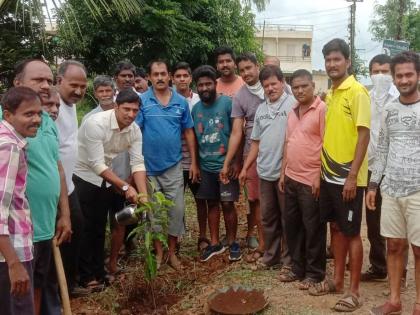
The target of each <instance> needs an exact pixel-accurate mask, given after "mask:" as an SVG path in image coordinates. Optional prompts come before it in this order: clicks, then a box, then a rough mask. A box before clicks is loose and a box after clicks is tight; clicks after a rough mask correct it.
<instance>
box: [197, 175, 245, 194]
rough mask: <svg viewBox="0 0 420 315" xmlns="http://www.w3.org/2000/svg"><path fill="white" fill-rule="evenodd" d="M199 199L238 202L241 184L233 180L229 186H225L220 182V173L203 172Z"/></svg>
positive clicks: (198, 192)
mask: <svg viewBox="0 0 420 315" xmlns="http://www.w3.org/2000/svg"><path fill="white" fill-rule="evenodd" d="M195 197H196V198H197V199H205V200H220V201H238V199H239V182H238V180H237V179H231V180H230V182H229V183H228V184H226V185H225V184H223V183H221V182H220V180H219V173H210V172H207V171H204V170H201V182H200V187H199V188H198V191H197V195H196V196H195Z"/></svg>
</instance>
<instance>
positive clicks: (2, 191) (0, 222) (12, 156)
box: [0, 143, 19, 235]
mask: <svg viewBox="0 0 420 315" xmlns="http://www.w3.org/2000/svg"><path fill="white" fill-rule="evenodd" d="M18 167H19V151H18V148H17V146H16V145H13V144H11V143H10V144H4V145H1V146H0V235H9V212H10V211H9V208H10V204H11V202H12V196H13V190H14V187H15V182H16V175H17V172H18Z"/></svg>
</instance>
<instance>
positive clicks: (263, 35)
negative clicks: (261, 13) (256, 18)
mask: <svg viewBox="0 0 420 315" xmlns="http://www.w3.org/2000/svg"><path fill="white" fill-rule="evenodd" d="M264 37H265V20H264V25H263V33H262V39H261V50H262V51H264Z"/></svg>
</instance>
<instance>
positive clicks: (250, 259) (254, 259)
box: [245, 249, 264, 264]
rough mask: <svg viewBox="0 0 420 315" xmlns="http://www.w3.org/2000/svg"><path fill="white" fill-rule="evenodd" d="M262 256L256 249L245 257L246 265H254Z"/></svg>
mask: <svg viewBox="0 0 420 315" xmlns="http://www.w3.org/2000/svg"><path fill="white" fill-rule="evenodd" d="M263 255H264V252H261V251H259V250H258V249H257V250H255V251H254V252H252V253H251V254H249V255H247V256H246V257H245V261H246V262H247V263H250V264H251V263H255V262H257V261H258V259H260V258H261V257H262V256H263Z"/></svg>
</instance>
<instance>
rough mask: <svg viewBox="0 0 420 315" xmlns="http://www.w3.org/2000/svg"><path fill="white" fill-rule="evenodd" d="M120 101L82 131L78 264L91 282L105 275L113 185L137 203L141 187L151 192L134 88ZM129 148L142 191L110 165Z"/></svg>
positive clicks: (82, 280)
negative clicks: (136, 121) (81, 226)
mask: <svg viewBox="0 0 420 315" xmlns="http://www.w3.org/2000/svg"><path fill="white" fill-rule="evenodd" d="M116 103H117V105H116V106H115V109H112V110H108V111H104V112H101V113H97V114H94V115H92V116H90V117H89V118H88V119H87V120H86V121H85V122H84V123H83V124H82V126H81V127H80V129H79V134H78V148H79V153H78V160H77V163H76V168H75V174H74V182H75V186H76V191H77V194H78V197H79V201H80V206H81V208H82V212H83V215H84V218H85V227H84V229H83V234H82V246H81V251H80V259H79V266H80V268H79V269H80V283H81V284H82V285H83V286H88V287H89V286H93V285H95V284H98V282H103V281H104V280H105V270H104V243H105V226H106V222H107V214H108V210H109V207H110V205H109V201H110V199H111V196H112V195H111V194H110V188H109V186H110V185H112V186H113V187H112V188H111V189H115V190H117V191H119V192H120V193H122V194H123V195H124V197H125V199H126V200H128V201H129V202H131V203H134V204H136V203H137V202H138V192H140V193H144V194H146V193H147V187H146V168H145V166H144V158H143V155H142V154H141V150H139V148H140V149H141V147H142V136H141V132H140V128H139V127H138V126H137V125H136V124H133V121H134V119H135V117H136V115H137V113H138V111H139V105H140V102H139V97H138V95H137V93H136V92H134V91H133V90H132V89H126V90H122V91H120V93H119V94H118V96H117V99H116ZM126 150H127V151H128V153H129V159H130V166H131V174H132V176H133V180H134V183H135V185H136V187H137V190H138V192H137V190H136V188H134V187H133V186H131V185H130V184H129V183H127V182H126V181H125V179H122V178H120V177H119V176H117V174H115V173H114V172H113V171H112V169H111V164H112V160H113V159H114V158H115V157H116V156H117V154H118V153H120V152H124V151H126ZM142 198H145V197H142Z"/></svg>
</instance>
